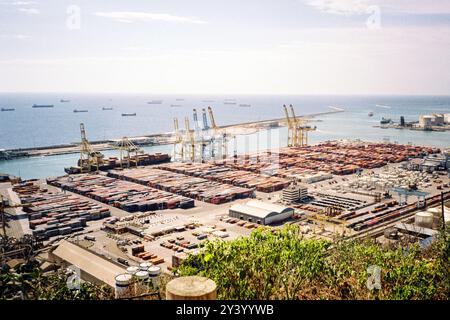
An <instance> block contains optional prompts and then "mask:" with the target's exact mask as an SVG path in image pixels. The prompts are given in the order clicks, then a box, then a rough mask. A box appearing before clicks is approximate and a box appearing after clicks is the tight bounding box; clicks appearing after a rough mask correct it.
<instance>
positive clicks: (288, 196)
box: [281, 184, 308, 204]
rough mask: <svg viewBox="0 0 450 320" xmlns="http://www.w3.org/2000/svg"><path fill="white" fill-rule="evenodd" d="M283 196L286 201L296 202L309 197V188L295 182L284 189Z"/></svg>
mask: <svg viewBox="0 0 450 320" xmlns="http://www.w3.org/2000/svg"><path fill="white" fill-rule="evenodd" d="M281 198H282V200H283V202H285V203H288V204H289V203H294V202H298V201H302V200H304V199H306V198H308V188H307V187H306V186H302V185H297V184H293V185H290V186H288V187H286V188H284V189H283V192H282V194H281Z"/></svg>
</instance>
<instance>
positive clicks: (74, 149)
mask: <svg viewBox="0 0 450 320" xmlns="http://www.w3.org/2000/svg"><path fill="white" fill-rule="evenodd" d="M344 111H345V110H344V109H340V108H333V110H331V111H325V112H317V113H311V114H306V115H303V116H301V117H303V118H307V119H308V118H316V117H319V116H325V115H328V114H334V113H339V112H344ZM286 125H287V124H286V119H285V118H277V119H268V120H258V121H250V122H243V123H235V124H229V125H223V126H218V128H219V129H226V130H227V131H230V132H234V133H235V134H245V133H242V132H243V131H242V129H244V130H245V129H257V130H259V129H265V128H276V127H283V126H286ZM247 133H248V132H247ZM140 137H146V138H151V139H152V140H153V141H154V142H153V143H151V144H148V145H150V146H151V145H167V144H173V143H174V140H175V136H174V133H173V132H165V133H155V134H149V135H143V136H140ZM133 138H139V137H129V139H133ZM114 140H116V139H110V140H98V141H90V143H91V145H92V147H93V149H94V150H95V151H105V150H113V149H114V147H113V146H112V145H111V143H112V142H113V141H114ZM79 151H80V144H79V143H78V142H77V143H68V144H60V145H54V146H42V147H33V148H20V149H6V150H1V149H0V160H10V159H17V158H24V157H42V156H53V155H63V154H73V153H78V152H79Z"/></svg>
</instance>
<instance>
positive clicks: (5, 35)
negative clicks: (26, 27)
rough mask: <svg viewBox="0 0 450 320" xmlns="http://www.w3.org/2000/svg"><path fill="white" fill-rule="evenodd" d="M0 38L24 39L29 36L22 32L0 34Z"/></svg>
mask: <svg viewBox="0 0 450 320" xmlns="http://www.w3.org/2000/svg"><path fill="white" fill-rule="evenodd" d="M0 38H1V39H17V40H24V39H27V38H29V36H27V35H24V34H0Z"/></svg>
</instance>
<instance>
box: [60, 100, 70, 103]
mask: <svg viewBox="0 0 450 320" xmlns="http://www.w3.org/2000/svg"><path fill="white" fill-rule="evenodd" d="M59 102H61V103H65V102H70V100H65V99H61V100H59Z"/></svg>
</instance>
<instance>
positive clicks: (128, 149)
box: [115, 137, 144, 168]
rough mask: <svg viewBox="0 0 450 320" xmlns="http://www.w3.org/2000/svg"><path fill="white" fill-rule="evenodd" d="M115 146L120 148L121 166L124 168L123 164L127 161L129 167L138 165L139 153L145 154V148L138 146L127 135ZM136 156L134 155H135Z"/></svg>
mask: <svg viewBox="0 0 450 320" xmlns="http://www.w3.org/2000/svg"><path fill="white" fill-rule="evenodd" d="M115 148H116V149H117V150H119V159H120V167H121V168H123V164H124V162H125V161H126V165H127V168H129V167H130V166H132V165H133V162H134V165H135V166H136V167H137V165H138V157H137V156H138V155H139V154H143V153H144V150H142V149H141V148H139V147H137V146H136V145H135V144H134V143H133V142H131V141H130V139H128V138H127V137H123V138H122V139H121V140H119V141H118V142H117V143H116V144H115ZM133 156H134V157H133Z"/></svg>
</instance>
